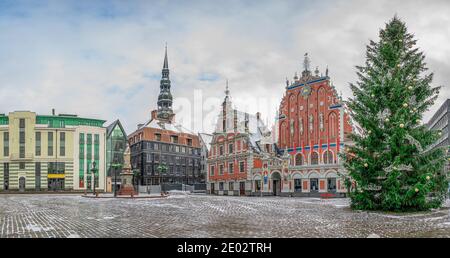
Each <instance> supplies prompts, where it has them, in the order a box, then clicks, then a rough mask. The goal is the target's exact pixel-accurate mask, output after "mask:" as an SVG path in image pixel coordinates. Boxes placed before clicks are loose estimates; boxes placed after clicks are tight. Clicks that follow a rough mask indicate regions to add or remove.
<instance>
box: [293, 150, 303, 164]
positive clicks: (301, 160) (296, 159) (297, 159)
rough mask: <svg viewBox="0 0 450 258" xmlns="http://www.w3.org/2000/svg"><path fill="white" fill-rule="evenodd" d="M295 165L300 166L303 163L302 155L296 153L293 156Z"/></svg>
mask: <svg viewBox="0 0 450 258" xmlns="http://www.w3.org/2000/svg"><path fill="white" fill-rule="evenodd" d="M295 165H296V166H302V165H303V156H302V154H300V153H298V154H297V155H296V156H295Z"/></svg>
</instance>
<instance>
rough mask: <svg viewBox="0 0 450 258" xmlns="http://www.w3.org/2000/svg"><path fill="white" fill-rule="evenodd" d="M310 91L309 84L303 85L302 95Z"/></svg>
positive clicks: (306, 94)
mask: <svg viewBox="0 0 450 258" xmlns="http://www.w3.org/2000/svg"><path fill="white" fill-rule="evenodd" d="M310 93H311V86H309V85H305V86H304V87H303V89H302V95H303V96H308V95H309V94H310Z"/></svg>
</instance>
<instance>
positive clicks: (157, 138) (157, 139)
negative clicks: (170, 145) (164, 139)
mask: <svg viewBox="0 0 450 258" xmlns="http://www.w3.org/2000/svg"><path fill="white" fill-rule="evenodd" d="M155 140H156V141H158V142H160V141H161V134H159V133H155Z"/></svg>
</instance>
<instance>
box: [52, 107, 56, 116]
mask: <svg viewBox="0 0 450 258" xmlns="http://www.w3.org/2000/svg"><path fill="white" fill-rule="evenodd" d="M54 115H55V109H54V108H52V116H54Z"/></svg>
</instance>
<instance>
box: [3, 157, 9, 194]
mask: <svg viewBox="0 0 450 258" xmlns="http://www.w3.org/2000/svg"><path fill="white" fill-rule="evenodd" d="M3 189H4V190H8V189H9V163H3Z"/></svg>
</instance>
